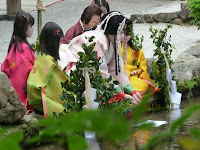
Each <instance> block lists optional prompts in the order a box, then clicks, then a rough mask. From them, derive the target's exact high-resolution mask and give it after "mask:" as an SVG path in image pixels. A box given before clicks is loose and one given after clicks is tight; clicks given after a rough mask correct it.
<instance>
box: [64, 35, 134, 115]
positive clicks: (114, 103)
mask: <svg viewBox="0 0 200 150" xmlns="http://www.w3.org/2000/svg"><path fill="white" fill-rule="evenodd" d="M86 38H87V39H88V41H89V42H88V45H87V44H83V45H82V48H83V49H84V51H85V53H83V52H78V55H79V56H80V60H79V61H78V62H77V63H76V69H75V70H74V71H71V72H70V76H69V77H68V79H67V80H66V81H65V82H64V83H61V85H62V88H63V92H62V95H61V96H60V99H61V100H65V101H66V102H65V103H64V107H65V111H64V112H65V113H67V112H70V111H80V110H82V106H83V105H85V103H86V101H85V98H84V97H83V96H82V95H83V92H84V91H85V78H84V75H83V68H84V69H87V70H88V73H89V78H90V82H91V87H92V88H95V89H96V90H97V95H98V97H97V99H96V100H95V101H96V102H98V103H99V107H100V108H103V109H112V110H115V111H117V112H120V113H122V114H123V113H128V112H130V111H132V105H131V100H130V99H128V100H126V101H122V100H115V99H114V95H113V94H114V93H115V85H118V84H119V82H118V81H116V80H114V79H113V78H112V76H110V77H109V78H107V79H105V78H104V77H103V76H102V75H101V72H100V71H99V66H100V65H101V62H100V59H101V58H100V57H99V58H97V54H96V51H94V46H95V44H96V43H95V42H93V39H94V38H95V37H94V36H92V37H86Z"/></svg>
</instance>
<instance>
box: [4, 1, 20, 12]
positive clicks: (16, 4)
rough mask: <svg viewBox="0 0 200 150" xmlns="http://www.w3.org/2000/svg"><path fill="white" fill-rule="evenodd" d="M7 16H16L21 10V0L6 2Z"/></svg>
mask: <svg viewBox="0 0 200 150" xmlns="http://www.w3.org/2000/svg"><path fill="white" fill-rule="evenodd" d="M6 5H7V14H8V15H16V14H17V13H18V12H19V11H20V10H21V0H7V3H6Z"/></svg>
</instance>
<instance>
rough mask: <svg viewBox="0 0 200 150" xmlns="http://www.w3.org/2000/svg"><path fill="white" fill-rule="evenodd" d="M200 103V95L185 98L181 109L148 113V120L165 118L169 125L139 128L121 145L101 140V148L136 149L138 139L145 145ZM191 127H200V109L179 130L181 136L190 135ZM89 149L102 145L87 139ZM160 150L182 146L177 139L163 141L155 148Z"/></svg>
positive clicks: (110, 149)
mask: <svg viewBox="0 0 200 150" xmlns="http://www.w3.org/2000/svg"><path fill="white" fill-rule="evenodd" d="M199 103H200V97H197V98H194V99H193V100H190V101H188V100H183V101H182V102H181V105H180V109H173V110H165V111H161V112H154V113H150V114H148V115H146V118H147V120H149V119H150V120H162V121H163V120H165V121H167V122H168V124H167V125H163V126H160V127H158V128H154V129H152V130H150V131H147V130H145V131H143V130H139V131H136V132H135V133H134V134H133V136H132V138H131V140H130V141H129V142H123V143H122V144H121V146H120V147H119V146H114V145H112V144H110V143H108V142H100V143H99V144H100V147H101V150H114V149H116V150H129V149H134V143H135V142H136V141H137V143H138V145H144V144H145V143H146V142H147V141H148V140H149V139H150V138H151V136H152V135H154V134H158V133H159V132H162V131H163V130H166V129H167V128H168V127H169V125H170V124H171V123H172V122H173V121H175V120H177V119H178V118H179V117H180V116H181V114H183V113H184V112H185V110H186V108H187V107H188V106H190V105H194V104H199ZM191 127H200V111H198V112H196V113H195V114H193V116H192V117H191V118H189V119H188V121H187V122H186V123H185V124H184V125H183V126H182V127H181V128H180V130H179V131H178V135H179V136H188V131H189V129H190V128H191ZM87 142H88V145H89V147H90V148H89V150H100V147H99V145H98V143H97V141H96V138H94V139H87ZM155 149H158V150H179V149H180V147H179V145H178V144H177V142H176V139H175V141H173V142H171V143H168V144H162V142H161V143H160V144H159V145H158V146H157V147H156V148H155Z"/></svg>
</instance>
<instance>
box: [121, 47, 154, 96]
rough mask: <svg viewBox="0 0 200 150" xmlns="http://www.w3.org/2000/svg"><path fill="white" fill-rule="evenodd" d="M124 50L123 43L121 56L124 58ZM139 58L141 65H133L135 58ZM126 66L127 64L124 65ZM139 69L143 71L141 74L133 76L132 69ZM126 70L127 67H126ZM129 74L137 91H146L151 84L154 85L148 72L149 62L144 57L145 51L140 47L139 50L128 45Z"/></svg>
mask: <svg viewBox="0 0 200 150" xmlns="http://www.w3.org/2000/svg"><path fill="white" fill-rule="evenodd" d="M123 52H124V47H123V45H122V47H121V56H122V58H123ZM134 59H137V61H136V62H138V63H139V67H137V65H136V64H135V65H133V63H132V62H133V60H134ZM124 66H125V65H124ZM139 69H141V70H142V73H141V74H140V75H138V74H136V75H133V76H131V72H132V71H139ZM124 70H126V68H124ZM126 72H127V75H128V77H129V80H130V82H131V84H132V85H133V87H134V88H135V90H136V91H138V92H142V94H143V93H145V92H146V91H147V90H148V88H149V85H151V86H153V87H154V85H153V84H152V81H151V78H150V77H149V75H148V73H147V63H146V59H145V57H144V53H143V51H142V50H141V49H140V50H139V51H135V50H133V49H132V48H131V47H130V46H129V45H127V70H126Z"/></svg>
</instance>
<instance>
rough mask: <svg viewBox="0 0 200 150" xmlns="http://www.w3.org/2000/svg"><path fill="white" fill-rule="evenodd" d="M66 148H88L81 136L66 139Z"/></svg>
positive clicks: (74, 149)
mask: <svg viewBox="0 0 200 150" xmlns="http://www.w3.org/2000/svg"><path fill="white" fill-rule="evenodd" d="M67 146H68V148H69V150H86V149H87V147H88V146H87V143H86V141H85V138H84V137H81V136H72V137H68V138H67Z"/></svg>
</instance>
